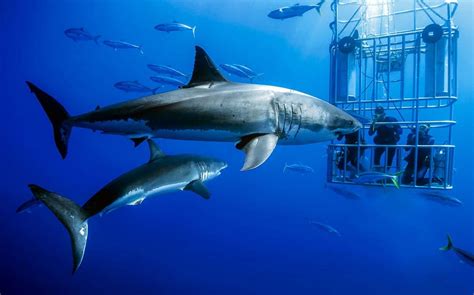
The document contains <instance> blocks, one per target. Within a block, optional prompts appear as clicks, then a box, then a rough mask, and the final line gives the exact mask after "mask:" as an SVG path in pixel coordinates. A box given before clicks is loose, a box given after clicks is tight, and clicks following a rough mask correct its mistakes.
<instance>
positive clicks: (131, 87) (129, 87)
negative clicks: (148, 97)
mask: <svg viewBox="0 0 474 295" xmlns="http://www.w3.org/2000/svg"><path fill="white" fill-rule="evenodd" d="M114 86H115V88H117V89H120V90H123V91H125V92H145V93H146V92H151V93H153V94H155V93H156V91H157V90H158V89H160V88H161V87H162V86H158V87H156V88H150V87H147V86H145V85H142V84H141V83H140V82H138V81H121V82H117V83H115V84H114Z"/></svg>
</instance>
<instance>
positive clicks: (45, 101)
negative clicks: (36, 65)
mask: <svg viewBox="0 0 474 295" xmlns="http://www.w3.org/2000/svg"><path fill="white" fill-rule="evenodd" d="M26 84H28V87H29V88H30V90H31V92H33V93H34V94H35V95H36V98H38V101H39V103H40V104H41V106H42V107H43V109H44V111H45V112H46V115H48V118H49V120H50V121H51V124H52V125H53V131H54V141H55V142H56V147H57V148H58V150H59V153H60V154H61V156H62V157H63V159H64V158H65V157H66V155H67V144H68V141H69V135H70V134H71V126H69V125H68V124H67V120H68V119H69V114H68V112H67V111H66V109H65V108H64V107H63V106H62V105H61V104H60V103H59V102H57V101H56V100H55V99H54V98H53V97H52V96H50V95H49V94H47V93H46V92H44V91H43V90H41V89H39V88H38V87H37V86H36V85H34V84H33V83H31V82H29V81H26Z"/></svg>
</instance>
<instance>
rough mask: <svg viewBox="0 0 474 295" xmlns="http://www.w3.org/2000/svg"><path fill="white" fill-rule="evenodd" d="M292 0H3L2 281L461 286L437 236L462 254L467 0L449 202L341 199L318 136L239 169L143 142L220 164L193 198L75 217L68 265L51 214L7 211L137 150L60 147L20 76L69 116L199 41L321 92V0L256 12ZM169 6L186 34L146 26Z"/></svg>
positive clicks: (195, 286) (327, 16)
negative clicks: (205, 192)
mask: <svg viewBox="0 0 474 295" xmlns="http://www.w3.org/2000/svg"><path fill="white" fill-rule="evenodd" d="M293 2H294V1H287V0H282V1H246V0H228V1H216V0H200V1H163V0H161V1H111V0H110V1H51V0H49V1H31V0H25V1H1V2H0V37H1V42H0V69H1V79H0V83H1V87H0V89H1V90H2V94H1V95H0V97H1V104H2V105H1V116H0V126H1V128H2V135H3V136H2V138H3V140H2V154H3V157H2V161H1V162H2V172H1V176H2V177H1V189H2V192H1V198H2V204H1V205H0V294H1V295H10V294H384V295H391V294H472V293H473V292H474V268H472V267H470V266H469V265H466V264H461V263H459V259H458V258H457V257H456V256H455V255H454V253H452V252H446V253H443V252H441V251H439V250H438V248H439V247H440V246H443V245H445V244H446V234H447V233H450V234H451V235H452V236H453V240H454V243H455V245H456V246H458V247H460V248H463V249H466V250H468V251H470V252H473V251H474V214H473V213H474V199H473V197H474V196H473V193H472V185H473V183H474V176H473V175H474V174H473V172H472V171H473V170H472V169H473V165H474V160H473V144H474V142H473V137H474V136H473V128H474V118H473V115H472V113H473V110H474V102H473V101H472V94H473V92H474V91H473V90H474V89H473V88H474V86H473V85H474V80H473V77H474V71H473V69H474V62H473V60H474V58H473V56H474V46H473V38H474V32H473V27H474V26H473V20H472V17H473V15H474V6H473V3H472V2H471V1H460V3H459V9H458V11H457V14H456V17H455V22H456V24H457V25H458V26H459V30H460V38H459V41H458V42H459V43H458V58H459V59H458V79H459V80H458V91H459V92H458V96H459V101H458V102H456V105H455V119H456V120H457V125H456V126H455V128H454V137H453V138H454V143H455V144H456V154H455V157H456V161H455V168H456V174H455V179H454V186H455V189H454V190H453V191H452V192H449V194H452V195H453V196H455V197H457V198H459V199H460V200H462V201H463V203H464V205H463V206H462V207H449V206H444V205H442V204H438V203H434V202H429V201H427V200H425V199H423V198H420V197H419V196H418V195H417V194H415V193H414V192H413V191H409V190H406V189H403V188H402V189H401V190H396V189H393V188H386V189H383V188H372V187H370V188H365V187H361V186H357V187H352V186H351V187H350V188H351V190H355V191H357V192H358V193H359V194H361V195H362V196H363V198H362V199H360V200H348V199H346V198H343V197H341V196H339V195H337V194H335V193H334V192H333V191H331V190H328V189H326V188H325V182H326V161H327V159H326V158H325V154H326V146H327V143H321V144H314V145H304V146H278V147H277V148H276V149H275V151H274V153H273V155H272V157H270V158H269V160H268V161H267V162H266V163H265V164H264V165H262V166H261V167H259V168H258V169H256V170H252V171H249V172H245V173H243V172H240V171H239V169H240V167H241V165H242V161H243V155H242V153H240V152H238V151H237V150H236V149H235V147H234V145H233V144H230V143H215V142H193V141H175V140H163V139H157V143H158V144H159V145H160V146H161V148H162V150H163V151H164V152H165V153H167V154H181V153H195V154H202V155H209V156H214V157H217V158H220V159H223V160H226V161H227V162H228V163H229V168H227V169H226V170H225V171H223V174H222V175H221V176H219V177H218V178H216V179H215V180H213V181H212V182H210V183H209V184H208V187H209V189H210V191H211V192H212V193H213V195H212V197H211V199H210V200H208V201H206V200H203V199H202V198H200V197H198V196H196V195H194V194H193V193H191V192H179V193H172V194H168V195H164V196H160V197H157V198H155V199H151V200H147V201H146V202H144V204H142V205H140V206H135V207H127V208H123V209H120V210H117V211H115V212H112V213H110V214H107V215H104V216H102V217H97V218H94V219H93V220H91V221H90V223H89V225H90V228H89V240H88V246H87V251H86V254H85V258H84V262H83V264H82V266H81V269H79V271H78V272H77V273H76V274H74V275H73V276H72V275H71V271H70V270H71V263H72V259H71V253H70V252H71V249H70V247H71V246H70V240H69V238H68V236H67V233H66V231H65V229H64V228H63V226H62V225H61V224H60V223H59V222H58V220H57V219H56V218H55V217H54V216H53V215H52V214H51V212H48V211H49V210H46V209H45V208H44V207H43V208H36V209H35V210H32V212H31V213H30V214H17V213H15V210H16V208H17V206H18V205H19V204H20V203H22V202H23V201H25V200H26V199H29V198H31V192H30V191H29V189H28V187H27V185H28V184H30V183H37V184H40V185H42V186H44V187H46V188H48V189H51V190H53V191H55V192H60V193H61V194H63V195H64V196H67V197H69V198H71V199H73V200H74V201H76V202H78V203H80V204H82V203H83V202H85V201H86V200H87V199H88V198H89V197H90V196H92V195H93V194H94V193H95V192H96V191H97V190H98V189H99V188H101V187H102V186H103V185H104V184H106V183H107V182H108V181H110V180H111V179H113V178H115V177H116V176H118V175H120V174H121V173H124V172H126V171H128V170H130V169H132V168H134V167H136V166H138V165H140V164H142V163H144V162H145V161H147V159H148V149H147V147H146V146H145V145H142V146H139V147H137V148H134V147H133V144H132V143H131V141H129V140H128V139H126V138H124V137H120V136H104V135H99V134H97V133H93V132H90V131H89V130H85V129H79V128H77V129H74V131H73V132H72V135H71V140H70V144H69V155H68V157H67V159H66V160H62V159H61V158H60V156H59V154H58V152H57V150H56V148H55V146H54V141H53V136H52V130H51V126H50V123H49V122H48V119H47V117H46V115H45V114H44V112H43V110H42V108H41V107H40V105H39V104H38V102H37V100H36V98H35V97H34V95H32V94H31V93H30V91H29V90H28V88H27V86H26V84H25V83H24V81H26V80H30V81H34V82H35V83H37V84H38V85H41V86H42V88H44V89H45V91H47V92H49V93H51V94H53V95H54V96H55V97H56V98H57V99H58V100H59V101H60V102H61V103H62V104H63V105H64V106H65V108H66V109H67V110H69V111H70V112H71V114H80V113H83V112H86V111H90V110H93V109H94V108H95V107H96V106H97V105H100V106H105V105H109V104H112V103H116V102H121V101H126V100H129V99H132V98H136V97H139V96H140V94H136V93H135V94H134V93H124V92H122V91H120V90H118V89H116V88H114V87H113V85H114V83H116V82H118V81H123V80H140V81H144V82H146V83H145V84H148V85H153V84H152V83H153V82H151V81H149V76H150V75H151V74H152V72H151V71H150V70H149V69H147V68H146V65H147V64H149V63H156V64H167V65H171V66H173V67H175V68H178V69H180V70H181V71H183V72H186V73H190V72H191V71H192V67H193V62H194V45H196V44H197V45H200V46H202V47H203V48H205V49H206V51H207V52H208V54H209V55H210V56H211V57H212V59H213V60H214V62H215V63H216V64H222V63H240V64H246V65H251V66H252V67H253V68H254V69H255V70H256V71H257V72H264V73H265V75H264V76H262V77H259V78H257V79H255V81H254V82H255V83H259V84H267V85H276V86H282V87H286V88H291V89H296V90H299V91H302V92H305V93H308V94H311V95H313V96H316V97H319V98H321V99H325V100H327V99H328V96H329V94H328V85H329V43H330V40H331V31H330V30H329V27H328V24H329V23H330V22H331V21H332V20H333V15H332V13H331V12H330V10H329V5H328V3H326V5H325V6H324V7H323V8H322V11H321V16H319V15H318V14H317V13H315V12H314V11H312V12H308V13H307V14H305V16H304V17H302V18H294V19H290V20H285V21H278V20H274V19H270V18H268V17H267V14H268V12H269V11H271V10H273V9H275V8H278V7H280V6H285V5H292V4H294V3H293ZM174 20H176V21H179V22H183V23H186V24H190V25H196V26H197V29H196V38H195V39H193V37H192V34H191V33H189V32H178V33H170V34H167V33H163V32H158V31H156V30H154V29H153V27H154V26H155V25H156V24H158V23H163V22H171V21H174ZM70 27H85V28H86V29H88V30H89V31H91V32H92V33H96V34H101V35H102V36H104V38H109V39H120V40H126V41H129V42H132V43H136V44H140V45H142V46H143V51H144V54H143V55H141V54H139V52H138V51H135V50H123V51H120V50H119V51H117V52H115V51H114V50H113V49H111V48H108V47H106V46H103V45H99V46H98V45H96V44H94V42H73V41H72V40H70V39H68V38H66V37H65V35H64V30H65V29H67V28H70ZM227 77H229V76H227ZM229 79H230V80H233V81H237V82H247V81H246V80H242V79H239V78H235V77H229ZM170 90H171V88H170ZM426 119H429V118H426ZM405 140H406V132H405V134H404V135H403V137H402V140H401V141H403V142H405ZM298 162H301V163H304V164H306V165H309V166H311V167H313V168H314V170H315V173H313V174H308V175H299V174H296V173H283V167H284V165H285V163H298ZM306 218H311V219H317V220H319V221H322V222H324V223H327V224H330V225H331V226H334V227H335V228H336V229H338V230H339V232H340V233H341V236H340V237H339V236H337V235H331V234H329V233H327V232H324V231H319V230H317V229H315V228H314V227H311V226H309V225H308V224H307V222H306V221H305V219H306Z"/></svg>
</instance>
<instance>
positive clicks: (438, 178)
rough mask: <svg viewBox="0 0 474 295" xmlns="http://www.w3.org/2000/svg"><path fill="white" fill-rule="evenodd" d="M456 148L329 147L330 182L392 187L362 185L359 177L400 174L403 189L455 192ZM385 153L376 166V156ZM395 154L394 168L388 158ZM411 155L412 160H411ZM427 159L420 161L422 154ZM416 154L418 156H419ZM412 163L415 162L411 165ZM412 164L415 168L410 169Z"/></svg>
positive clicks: (371, 183) (347, 145)
mask: <svg viewBox="0 0 474 295" xmlns="http://www.w3.org/2000/svg"><path fill="white" fill-rule="evenodd" d="M454 148H455V146H454V145H448V144H441V145H439V144H435V145H406V144H405V145H379V144H331V145H329V147H328V162H329V163H328V164H329V165H328V167H329V171H328V174H327V176H328V179H327V181H328V182H331V183H342V184H359V185H376V186H392V185H393V184H391V183H390V182H389V181H386V180H385V181H379V182H366V183H359V182H357V181H356V178H357V177H359V175H361V174H362V173H364V172H369V171H375V172H380V173H386V174H389V175H396V173H399V175H397V176H396V177H397V178H398V182H399V184H400V187H411V188H425V189H451V188H452V187H453V184H452V179H453V173H454ZM377 149H378V150H379V152H380V150H381V149H382V150H383V158H381V159H380V163H379V164H378V165H376V163H375V162H376V159H375V153H376V151H377ZM390 150H391V152H393V153H394V158H393V162H392V165H390V166H389V165H388V161H387V155H388V153H389V152H390ZM410 154H411V158H410V157H408V156H409V155H410ZM420 154H421V155H423V156H424V157H423V159H417V158H418V157H417V156H418V155H420ZM415 155H416V156H415ZM410 161H411V162H412V163H411V164H410ZM410 165H411V166H410Z"/></svg>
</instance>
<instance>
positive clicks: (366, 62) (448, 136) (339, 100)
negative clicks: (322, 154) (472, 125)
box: [327, 0, 459, 189]
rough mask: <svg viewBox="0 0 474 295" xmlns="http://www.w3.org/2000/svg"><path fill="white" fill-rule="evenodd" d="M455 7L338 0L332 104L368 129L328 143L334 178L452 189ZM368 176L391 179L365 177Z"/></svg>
mask: <svg viewBox="0 0 474 295" xmlns="http://www.w3.org/2000/svg"><path fill="white" fill-rule="evenodd" d="M457 7H458V3H457V1H454V0H446V1H442V0H437V1H436V0H431V1H430V0H406V1H395V0H354V1H350V0H347V1H342V0H334V1H332V3H331V10H332V12H333V13H334V21H333V22H332V23H331V24H330V28H331V31H332V42H331V44H330V58H331V60H330V91H329V93H330V102H331V103H332V104H334V105H336V106H337V107H339V108H341V109H343V110H345V111H347V112H349V113H351V114H353V115H354V116H356V117H357V118H358V119H359V120H360V121H361V123H362V124H363V127H362V128H361V129H360V130H359V131H358V132H356V133H353V134H350V135H346V136H345V140H343V138H342V136H341V137H340V138H339V141H334V142H332V143H331V144H330V145H329V147H328V170H327V181H328V182H329V183H338V184H363V185H376V186H377V185H384V186H385V185H391V184H389V183H388V182H387V179H389V180H390V178H393V177H395V178H396V179H397V180H398V181H394V184H395V185H396V186H398V185H400V187H402V188H403V187H411V188H427V189H451V188H452V187H453V170H454V169H453V164H454V163H453V161H454V150H455V146H454V145H453V143H452V139H453V138H452V129H453V126H454V125H455V123H456V122H455V121H454V116H453V106H454V103H455V102H456V100H457V85H456V84H457V77H456V67H457V66H456V65H457V39H458V36H459V31H458V29H457V27H456V26H455V24H454V19H453V17H454V15H455V13H456V10H457ZM374 114H376V115H379V114H383V115H384V116H382V118H390V119H385V120H380V119H378V120H375V119H372V118H373V117H374ZM377 118H380V117H377ZM393 130H396V131H393ZM377 132H378V133H377ZM384 132H385V133H387V132H388V133H389V134H383V133H384ZM374 133H376V134H374ZM392 133H393V134H392ZM371 135H372V136H373V135H375V137H377V140H375V139H376V138H375V137H374V144H371V143H369V142H371V141H372V139H371V138H370V136H371ZM407 135H408V136H407ZM387 138H392V139H391V140H385V139H387ZM427 139H428V140H427ZM364 173H365V174H367V173H373V174H378V175H379V176H380V175H381V174H382V173H383V174H388V175H389V176H390V177H387V178H386V179H378V180H374V179H372V181H370V180H369V181H363V182H361V181H359V180H360V178H361V177H360V176H361V175H363V174H364ZM369 179H370V178H369Z"/></svg>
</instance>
